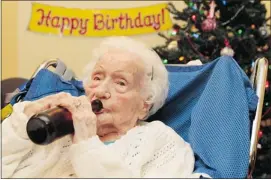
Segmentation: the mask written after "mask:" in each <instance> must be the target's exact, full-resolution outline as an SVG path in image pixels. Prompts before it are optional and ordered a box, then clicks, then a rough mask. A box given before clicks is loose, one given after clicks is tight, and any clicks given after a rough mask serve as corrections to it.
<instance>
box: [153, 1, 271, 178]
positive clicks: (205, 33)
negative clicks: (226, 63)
mask: <svg viewBox="0 0 271 180" xmlns="http://www.w3.org/2000/svg"><path fill="white" fill-rule="evenodd" d="M185 4H186V5H187V7H186V8H184V9H183V10H182V11H179V10H177V9H176V8H175V6H174V5H173V4H172V3H169V4H168V8H167V9H168V11H169V12H170V13H171V14H172V15H173V18H174V19H175V20H176V22H180V23H175V24H174V25H173V27H172V30H169V31H168V34H163V33H158V35H159V36H161V37H163V38H165V39H166V43H165V44H164V45H161V46H157V47H154V48H153V49H154V50H155V51H156V52H157V53H158V55H159V56H160V57H161V59H162V61H163V63H165V64H186V63H188V62H189V61H191V60H196V59H199V60H201V62H202V63H207V62H209V61H211V60H214V59H216V58H218V57H220V56H221V55H229V56H233V58H234V59H235V60H236V61H237V62H238V64H239V65H240V67H241V68H242V69H243V70H244V71H245V73H246V74H247V75H248V76H250V75H251V73H252V69H253V66H254V62H255V60H256V59H257V58H259V57H265V58H267V59H268V61H269V68H268V77H267V81H266V91H265V98H264V107H263V112H262V123H261V129H260V133H259V144H258V145H259V148H258V155H257V161H256V168H255V170H254V173H253V175H252V177H253V178H271V166H270V164H271V108H270V103H271V88H270V84H269V82H271V25H270V22H271V18H270V17H269V18H266V12H267V11H266V7H265V5H264V4H262V3H261V2H260V0H211V1H207V0H185ZM268 23H269V24H268Z"/></svg>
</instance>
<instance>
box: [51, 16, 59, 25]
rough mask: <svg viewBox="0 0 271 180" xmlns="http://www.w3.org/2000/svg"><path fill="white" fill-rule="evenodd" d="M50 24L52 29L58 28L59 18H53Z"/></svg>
mask: <svg viewBox="0 0 271 180" xmlns="http://www.w3.org/2000/svg"><path fill="white" fill-rule="evenodd" d="M51 24H52V26H53V27H54V28H59V27H60V24H59V17H58V16H54V17H53V18H52V20H51Z"/></svg>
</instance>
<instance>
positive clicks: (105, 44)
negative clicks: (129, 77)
mask: <svg viewBox="0 0 271 180" xmlns="http://www.w3.org/2000/svg"><path fill="white" fill-rule="evenodd" d="M112 48H114V49H119V50H123V51H128V52H130V53H133V54H136V55H138V56H139V57H140V58H141V60H142V61H143V63H144V67H145V74H146V76H145V77H146V78H145V80H144V83H143V92H144V97H148V99H147V98H146V103H148V104H150V105H152V108H151V109H150V111H149V112H148V114H147V116H146V117H145V119H147V118H148V117H149V116H151V115H152V114H154V113H156V112H157V111H158V110H159V109H160V108H161V107H162V106H163V105H164V103H165V100H166V98H167V95H168V87H169V84H168V72H167V70H166V68H165V66H164V64H163V63H162V61H161V59H160V57H159V56H158V55H157V54H156V52H155V51H153V50H152V49H150V48H148V47H147V46H146V45H145V44H143V43H141V42H139V41H136V40H134V39H132V38H129V37H125V36H116V37H109V38H105V39H104V40H103V41H102V42H101V43H100V45H99V46H98V47H97V48H96V49H94V50H93V53H92V59H91V61H90V62H89V64H88V65H87V66H86V67H85V69H84V76H83V82H84V84H85V83H87V82H88V81H89V78H90V77H91V73H92V71H93V68H94V66H95V64H96V63H97V61H98V60H99V59H100V58H101V57H102V56H103V55H104V54H106V53H107V52H108V51H109V50H110V49H112Z"/></svg>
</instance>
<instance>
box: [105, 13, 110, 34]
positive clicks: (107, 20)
mask: <svg viewBox="0 0 271 180" xmlns="http://www.w3.org/2000/svg"><path fill="white" fill-rule="evenodd" d="M109 19H110V17H109V15H106V20H105V26H106V29H107V30H110V29H111V27H110V26H109Z"/></svg>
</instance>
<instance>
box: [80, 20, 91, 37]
mask: <svg viewBox="0 0 271 180" xmlns="http://www.w3.org/2000/svg"><path fill="white" fill-rule="evenodd" d="M88 21H89V19H85V21H83V19H81V23H80V25H81V26H80V28H81V29H80V31H79V33H80V34H81V35H84V34H86V32H87V31H88V30H87V27H88V26H87V24H88Z"/></svg>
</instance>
